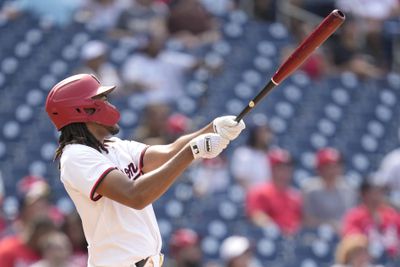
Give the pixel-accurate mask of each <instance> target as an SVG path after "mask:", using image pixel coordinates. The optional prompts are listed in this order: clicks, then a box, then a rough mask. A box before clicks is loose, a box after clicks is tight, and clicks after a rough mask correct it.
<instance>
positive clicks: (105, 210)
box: [61, 137, 161, 267]
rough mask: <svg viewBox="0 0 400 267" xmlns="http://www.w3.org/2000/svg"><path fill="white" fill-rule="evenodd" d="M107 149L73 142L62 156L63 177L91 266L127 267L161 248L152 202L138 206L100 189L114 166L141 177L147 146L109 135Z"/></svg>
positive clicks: (132, 177)
mask: <svg viewBox="0 0 400 267" xmlns="http://www.w3.org/2000/svg"><path fill="white" fill-rule="evenodd" d="M110 141H112V142H109V143H107V147H108V151H109V153H106V152H103V153H100V152H99V151H97V150H96V149H94V148H91V147H89V146H85V145H79V144H71V145H67V146H66V147H65V148H64V151H63V154H62V156H61V181H62V183H63V184H64V186H65V189H66V190H67V192H68V194H69V196H70V197H71V199H72V201H73V202H74V204H75V206H76V208H77V210H78V212H79V215H80V216H81V219H82V224H83V230H84V233H85V237H86V240H87V242H88V244H89V246H88V251H89V260H88V266H89V267H94V266H95V267H100V266H101V267H103V266H104V267H106V266H107V267H114V266H115V267H116V266H118V267H121V266H122V267H123V266H127V267H128V266H129V267H130V266H133V263H135V262H137V261H140V260H142V259H144V258H146V257H148V256H152V255H156V254H159V253H160V250H161V235H160V231H159V228H158V225H157V221H156V217H155V214H154V210H153V207H152V205H149V206H147V207H146V208H144V209H143V210H135V209H133V208H130V207H128V206H125V205H122V204H120V203H118V202H116V201H113V200H111V199H109V198H106V197H102V196H101V195H98V194H97V193H96V187H97V186H98V185H99V184H100V182H101V181H102V179H104V177H105V176H106V175H107V174H108V173H109V172H110V171H112V170H115V169H118V170H120V171H122V172H123V173H125V174H126V175H127V176H128V177H129V179H140V175H141V174H142V167H143V155H144V153H145V150H146V148H147V146H146V145H144V144H141V143H138V142H134V141H126V140H121V139H119V138H115V137H113V138H111V139H110Z"/></svg>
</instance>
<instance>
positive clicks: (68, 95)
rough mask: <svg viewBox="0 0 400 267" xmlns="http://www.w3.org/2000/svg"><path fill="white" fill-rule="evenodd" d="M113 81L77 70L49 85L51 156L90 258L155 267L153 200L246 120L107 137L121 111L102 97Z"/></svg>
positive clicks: (112, 266) (112, 265)
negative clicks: (147, 138) (162, 138)
mask: <svg viewBox="0 0 400 267" xmlns="http://www.w3.org/2000/svg"><path fill="white" fill-rule="evenodd" d="M114 88H115V86H102V85H101V84H100V82H99V81H98V80H97V78H96V77H94V76H92V75H89V74H78V75H74V76H71V77H69V78H66V79H64V80H62V81H61V82H59V83H58V84H56V85H55V86H54V87H53V88H52V89H51V91H50V93H49V95H48V97H47V100H46V112H47V113H48V115H49V117H50V119H51V121H52V122H53V123H54V125H55V126H56V128H57V129H58V130H59V131H60V132H61V135H60V137H59V147H58V149H57V150H56V156H55V157H56V159H59V160H60V166H59V168H60V172H61V174H60V177H61V181H62V183H63V184H64V186H65V189H66V191H67V192H68V194H69V196H70V197H71V199H72V200H73V202H74V204H75V206H76V208H77V210H78V212H79V215H80V217H81V219H82V224H83V229H84V233H85V237H86V239H87V242H88V244H89V245H88V251H89V259H88V266H89V267H94V266H96V267H106V266H107V267H117V266H118V267H125V266H126V267H143V266H146V267H150V266H156V267H158V266H161V265H162V254H161V252H160V251H161V236H160V231H159V229H158V225H157V220H156V217H155V214H154V211H153V207H152V203H153V202H154V201H155V200H156V199H158V198H159V197H160V196H161V195H162V194H163V193H164V192H165V191H166V190H167V189H168V188H169V187H170V186H171V185H172V183H173V182H175V180H176V179H177V177H178V176H179V175H180V174H181V173H182V172H183V171H184V170H185V169H186V168H187V167H188V166H189V165H190V163H191V162H192V161H193V160H194V159H200V158H213V157H216V156H217V155H218V154H220V153H221V152H222V151H223V150H224V149H225V148H226V147H227V145H228V143H229V141H231V140H233V139H235V138H236V137H237V136H238V135H239V134H240V132H241V131H242V130H243V129H244V128H245V124H244V122H243V121H240V122H239V123H237V122H236V121H235V120H234V116H223V117H218V118H216V119H214V121H213V122H212V123H210V124H209V125H207V126H205V127H204V128H203V129H201V130H199V131H197V132H194V133H192V134H188V135H185V136H182V137H181V138H179V139H178V140H176V141H175V142H173V143H171V144H169V145H154V146H147V145H145V144H142V143H138V142H135V141H130V140H121V139H119V138H116V137H111V136H112V135H114V134H116V133H118V131H119V126H118V124H117V123H118V120H119V118H120V114H119V112H118V110H117V109H116V107H114V106H113V105H111V104H110V103H109V102H108V101H107V96H108V94H110V93H111V92H112V91H113V90H114Z"/></svg>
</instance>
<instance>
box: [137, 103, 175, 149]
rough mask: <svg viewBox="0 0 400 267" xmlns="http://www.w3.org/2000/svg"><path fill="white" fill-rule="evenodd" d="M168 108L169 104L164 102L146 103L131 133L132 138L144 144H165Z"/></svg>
mask: <svg viewBox="0 0 400 267" xmlns="http://www.w3.org/2000/svg"><path fill="white" fill-rule="evenodd" d="M170 109H171V108H170V106H169V105H167V104H164V103H151V104H149V105H147V106H146V108H145V110H144V113H143V115H142V120H141V121H140V125H139V126H138V127H136V129H135V132H134V133H133V138H134V139H135V140H138V141H140V142H144V143H146V144H166V143H167V141H168V140H167V138H168V136H167V121H168V116H169V114H170Z"/></svg>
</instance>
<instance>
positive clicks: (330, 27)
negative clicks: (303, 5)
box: [272, 9, 345, 84]
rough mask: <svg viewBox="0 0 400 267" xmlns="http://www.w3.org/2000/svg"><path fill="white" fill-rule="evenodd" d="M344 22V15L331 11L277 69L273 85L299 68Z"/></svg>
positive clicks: (338, 11)
mask: <svg viewBox="0 0 400 267" xmlns="http://www.w3.org/2000/svg"><path fill="white" fill-rule="evenodd" d="M344 20H345V15H344V14H343V12H342V11H340V10H338V9H335V10H333V11H332V12H331V13H330V14H329V15H328V16H327V17H326V18H325V19H324V20H323V21H322V22H321V23H320V24H319V25H318V27H317V28H315V30H314V31H313V32H312V33H311V34H310V35H309V36H308V37H307V38H306V39H305V40H304V41H303V42H302V43H301V44H300V45H299V46H298V47H297V49H296V50H295V51H294V52H293V53H292V54H291V55H290V57H289V58H288V59H287V60H286V61H285V62H284V63H283V64H282V65H281V66H280V67H279V69H278V70H277V71H276V73H275V74H274V76H273V77H272V80H273V81H274V82H275V84H279V83H281V82H282V81H283V80H284V79H285V78H286V77H287V76H289V75H290V74H291V73H292V72H294V71H295V70H296V69H297V68H298V67H300V66H301V64H302V63H303V62H304V61H305V60H306V59H307V57H308V56H309V55H310V54H311V53H312V52H313V51H314V50H315V49H317V48H318V47H319V46H320V45H321V44H322V43H323V42H325V40H326V39H328V37H329V36H331V35H332V34H333V33H334V32H335V31H336V29H337V28H338V27H339V26H340V25H341V24H342V23H343V22H344Z"/></svg>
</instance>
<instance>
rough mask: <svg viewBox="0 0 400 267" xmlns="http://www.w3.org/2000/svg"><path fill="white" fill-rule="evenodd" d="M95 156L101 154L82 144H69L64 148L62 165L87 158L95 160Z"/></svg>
mask: <svg viewBox="0 0 400 267" xmlns="http://www.w3.org/2000/svg"><path fill="white" fill-rule="evenodd" d="M95 156H101V153H100V152H99V151H98V150H96V149H94V148H93V147H90V146H87V145H82V144H69V145H66V146H65V147H64V149H63V152H62V155H61V159H60V160H61V163H63V162H66V161H71V160H73V161H75V160H80V159H82V158H86V157H91V158H93V157H95Z"/></svg>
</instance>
